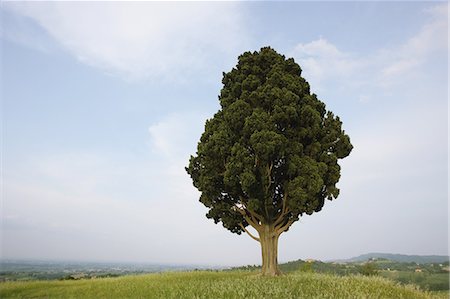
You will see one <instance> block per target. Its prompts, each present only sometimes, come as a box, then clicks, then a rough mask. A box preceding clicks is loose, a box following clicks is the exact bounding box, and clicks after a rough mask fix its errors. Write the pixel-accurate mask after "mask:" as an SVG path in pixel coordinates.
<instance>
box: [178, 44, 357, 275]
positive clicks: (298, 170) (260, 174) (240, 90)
mask: <svg viewBox="0 0 450 299" xmlns="http://www.w3.org/2000/svg"><path fill="white" fill-rule="evenodd" d="M222 83H223V88H222V90H221V93H220V96H219V101H220V105H221V108H220V109H219V111H218V112H217V113H216V114H215V115H214V117H212V118H211V119H209V120H207V121H206V124H205V131H204V133H203V134H202V136H201V138H200V142H199V143H198V147H197V153H196V155H194V156H191V158H190V161H189V166H188V167H187V168H186V171H187V172H188V174H189V175H190V176H191V178H192V181H193V183H194V186H195V187H196V188H197V189H198V190H199V191H200V192H201V196H200V202H202V203H203V204H204V205H205V206H206V207H208V208H209V211H208V213H207V215H206V216H207V217H208V218H212V219H213V220H214V222H215V223H218V222H222V224H223V226H224V227H225V228H226V229H228V230H230V231H231V232H233V233H237V234H241V233H242V232H246V233H247V234H248V235H249V236H250V237H251V238H253V239H254V240H256V241H258V242H259V243H260V244H261V250H262V273H263V274H265V275H278V274H279V273H280V270H279V268H278V239H279V237H280V235H281V234H282V233H283V232H286V231H288V230H289V228H290V227H291V225H292V224H293V223H294V222H296V221H297V220H299V218H300V217H302V216H303V215H305V214H307V215H311V214H313V213H315V212H319V211H320V210H321V209H322V207H323V206H324V204H325V199H328V200H332V199H335V198H337V197H338V195H339V189H338V188H337V187H336V183H337V182H338V181H339V178H340V166H339V165H338V159H342V158H345V157H346V156H348V155H349V154H350V152H351V150H352V145H351V143H350V138H349V137H348V135H346V134H345V132H344V130H343V129H342V122H341V120H340V119H339V117H337V116H335V115H334V114H333V113H332V112H330V111H327V110H326V107H325V104H324V103H323V102H321V101H320V100H319V99H318V98H317V96H316V95H315V94H313V93H311V92H310V88H309V84H308V83H307V82H306V80H305V79H303V78H302V77H301V68H300V66H299V65H298V64H297V63H295V61H294V60H293V59H292V58H289V59H286V58H285V57H284V56H283V55H280V54H278V53H277V52H276V51H274V50H273V49H271V48H270V47H266V48H262V49H261V50H260V51H259V52H253V53H251V52H245V53H244V54H242V55H241V56H239V59H238V64H237V66H236V67H235V68H233V69H232V70H231V71H230V72H228V73H224V74H223V80H222ZM249 226H251V227H253V228H254V229H255V230H256V232H257V233H258V235H254V234H253V233H252V232H251V231H249V230H248V227H249Z"/></svg>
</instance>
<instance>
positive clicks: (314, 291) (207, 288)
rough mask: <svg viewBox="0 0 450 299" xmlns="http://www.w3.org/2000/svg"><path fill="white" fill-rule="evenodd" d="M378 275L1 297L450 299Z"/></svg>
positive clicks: (14, 288)
mask: <svg viewBox="0 0 450 299" xmlns="http://www.w3.org/2000/svg"><path fill="white" fill-rule="evenodd" d="M447 296H448V292H444V293H430V292H424V291H421V290H419V289H417V288H416V287H414V286H412V285H406V286H405V285H400V284H397V283H395V282H393V281H391V280H388V279H385V278H382V277H378V276H371V277H365V276H359V275H350V276H336V275H332V274H319V273H305V272H295V273H289V274H286V275H283V276H280V277H261V276H259V275H258V274H257V272H248V271H247V272H245V271H218V272H214V271H193V272H166V273H161V274H160V273H155V274H146V275H130V276H122V277H116V278H97V279H84V280H83V279H82V280H71V281H67V280H66V281H56V280H53V281H27V282H2V283H0V297H1V298H405V299H406V298H407V299H414V298H447Z"/></svg>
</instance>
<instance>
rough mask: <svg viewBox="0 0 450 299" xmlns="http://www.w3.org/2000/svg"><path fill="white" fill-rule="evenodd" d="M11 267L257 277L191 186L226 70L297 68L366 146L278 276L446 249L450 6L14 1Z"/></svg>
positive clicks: (7, 72)
mask: <svg viewBox="0 0 450 299" xmlns="http://www.w3.org/2000/svg"><path fill="white" fill-rule="evenodd" d="M1 20H2V21H1V22H2V23H1V80H0V83H1V98H2V120H3V122H2V159H3V160H2V163H3V164H2V165H3V166H2V171H3V191H2V192H3V193H2V211H1V216H2V225H1V233H2V247H1V256H2V257H3V258H33V259H71V260H98V261H101V260H103V261H145V262H157V263H185V264H189V263H197V264H215V265H238V264H254V263H259V262H260V248H259V244H257V243H256V242H255V241H254V240H252V239H250V238H249V237H248V236H244V235H242V236H238V235H234V234H231V233H229V232H228V231H227V230H225V229H223V228H222V227H221V226H220V225H214V223H213V222H212V221H210V220H208V219H206V217H205V216H204V215H205V213H206V208H204V207H203V206H202V205H201V204H200V203H199V202H198V196H199V194H198V192H197V191H196V190H195V188H194V187H193V186H192V184H191V181H190V179H189V177H188V176H187V174H186V173H185V171H184V166H186V164H187V162H188V158H189V155H190V154H193V153H194V152H195V147H196V143H197V141H198V139H199V137H200V135H201V133H202V130H203V124H204V122H205V120H206V119H207V118H209V117H211V116H212V115H213V114H214V113H215V112H216V111H217V109H218V108H219V104H218V100H217V96H218V94H219V92H220V88H221V77H222V72H224V71H229V70H230V69H231V68H232V67H233V66H234V65H235V64H236V62H237V56H238V55H239V54H241V53H242V52H244V51H248V50H258V49H259V48H261V47H262V46H267V45H270V46H272V47H273V48H275V49H276V50H277V51H279V52H280V53H282V54H284V55H286V56H287V57H294V59H295V60H296V61H297V62H298V63H299V64H300V66H301V67H302V69H303V74H302V75H303V76H304V77H305V78H306V79H307V81H308V82H309V83H310V84H311V87H312V90H313V91H314V92H315V93H317V94H318V96H319V98H320V99H321V100H322V101H324V102H325V103H326V104H327V107H328V109H330V110H332V111H333V112H335V113H336V114H337V115H339V116H340V117H341V119H342V120H343V122H344V128H345V130H346V132H347V133H348V134H349V135H350V137H351V139H352V143H353V145H354V146H355V148H354V151H353V152H352V154H351V155H350V156H349V157H348V158H346V159H345V160H344V161H342V164H341V165H342V177H341V181H340V183H339V186H340V188H341V194H340V197H339V198H338V199H337V200H336V201H333V202H328V203H327V204H326V205H325V207H324V209H323V211H322V212H321V213H318V214H315V215H312V216H308V217H304V218H303V219H301V221H300V222H297V223H296V224H294V225H293V227H292V228H291V230H290V231H289V232H288V233H286V234H285V235H283V236H282V238H281V240H280V249H279V252H280V257H279V260H281V261H288V260H293V259H298V258H317V259H333V258H345V257H350V256H354V255H358V254H361V253H366V252H374V251H381V252H395V253H405V254H446V253H447V252H448V196H447V181H448V170H447V169H448V158H447V152H448V142H447V141H448V122H447V117H448V83H447V82H448V5H447V3H446V2H395V3H387V2H365V3H361V2H359V3H357V2H341V3H337V2H335V3H333V2H318V3H315V2H282V3H275V2H229V3H223V2H196V3H191V2H190V3H188V2H182V3H175V2H168V3H162V2H145V3H144V2H134V3H122V2H79V3H75V2H56V3H50V2H35V3H32V2H19V3H17V2H14V3H13V2H3V3H2V8H1Z"/></svg>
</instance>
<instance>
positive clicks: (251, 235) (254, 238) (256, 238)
mask: <svg viewBox="0 0 450 299" xmlns="http://www.w3.org/2000/svg"><path fill="white" fill-rule="evenodd" d="M239 226H240V227H241V228H242V229H243V230H244V231H245V232H246V233H247V234H248V235H249V236H250V237H251V238H252V239H253V240H256V241H258V242H260V240H259V238H258V237H255V236H254V235H253V234H252V233H251V232H249V231H248V230H247V229H246V228H245V226H244V225H243V224H242V223H239Z"/></svg>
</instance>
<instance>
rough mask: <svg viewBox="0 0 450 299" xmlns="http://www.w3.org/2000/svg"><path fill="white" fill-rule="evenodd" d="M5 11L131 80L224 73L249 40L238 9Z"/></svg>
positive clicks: (52, 6) (157, 5)
mask: <svg viewBox="0 0 450 299" xmlns="http://www.w3.org/2000/svg"><path fill="white" fill-rule="evenodd" d="M5 7H6V8H8V9H11V10H12V11H14V12H16V13H18V14H21V15H24V16H27V17H29V18H31V19H33V20H35V21H36V22H37V23H38V24H39V25H40V26H42V28H44V29H45V30H46V31H47V32H48V33H49V34H50V35H51V36H52V37H53V38H54V39H55V40H57V41H58V42H59V43H60V44H61V45H62V46H63V47H64V48H66V49H67V50H68V51H69V52H70V53H72V54H73V55H74V56H76V57H77V59H78V60H79V61H81V62H83V63H86V64H88V65H91V66H93V67H97V68H100V69H102V70H104V71H106V72H109V73H113V74H118V75H120V76H122V77H124V78H126V79H142V78H151V79H166V80H174V79H175V80H181V79H182V78H186V75H187V74H192V73H194V72H206V71H208V70H210V68H211V67H214V66H217V67H218V70H220V67H221V65H220V64H221V63H223V61H222V59H218V57H219V56H220V54H223V53H226V54H228V56H230V57H235V56H236V55H237V54H238V52H240V50H241V48H242V47H243V45H245V44H246V41H247V40H248V38H247V37H246V34H245V28H244V26H243V21H242V18H241V12H240V9H239V4H238V3H179V2H168V3H163V2H152V3H142V2H140V3H126V4H125V3H120V2H111V3H99V2H98V3H86V2H78V3H76V2H40V3H34V2H20V3H7V4H5ZM218 54H219V56H218ZM211 61H214V64H212V63H211ZM222 67H223V65H222Z"/></svg>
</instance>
